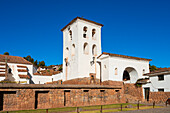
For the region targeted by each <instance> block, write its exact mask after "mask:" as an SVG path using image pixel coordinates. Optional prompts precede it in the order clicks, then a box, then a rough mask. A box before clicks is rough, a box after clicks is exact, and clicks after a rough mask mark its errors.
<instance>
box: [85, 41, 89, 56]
mask: <svg viewBox="0 0 170 113" xmlns="http://www.w3.org/2000/svg"><path fill="white" fill-rule="evenodd" d="M84 54H89V46H88V43H84Z"/></svg>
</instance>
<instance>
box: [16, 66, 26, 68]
mask: <svg viewBox="0 0 170 113" xmlns="http://www.w3.org/2000/svg"><path fill="white" fill-rule="evenodd" d="M17 67H20V68H27V66H20V65H17Z"/></svg>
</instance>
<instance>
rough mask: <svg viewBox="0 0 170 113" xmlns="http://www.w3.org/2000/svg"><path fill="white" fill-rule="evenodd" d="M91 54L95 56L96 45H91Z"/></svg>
mask: <svg viewBox="0 0 170 113" xmlns="http://www.w3.org/2000/svg"><path fill="white" fill-rule="evenodd" d="M92 54H93V55H94V56H97V47H96V45H93V47H92Z"/></svg>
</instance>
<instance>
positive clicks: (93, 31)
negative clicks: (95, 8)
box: [92, 29, 96, 39]
mask: <svg viewBox="0 0 170 113" xmlns="http://www.w3.org/2000/svg"><path fill="white" fill-rule="evenodd" d="M95 34H96V30H95V29H92V39H95Z"/></svg>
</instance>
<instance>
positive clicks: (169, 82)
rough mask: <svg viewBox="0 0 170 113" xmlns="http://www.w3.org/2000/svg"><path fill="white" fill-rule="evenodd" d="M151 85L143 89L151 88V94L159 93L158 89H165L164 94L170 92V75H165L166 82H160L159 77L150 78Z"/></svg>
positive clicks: (146, 85) (144, 86) (148, 84)
mask: <svg viewBox="0 0 170 113" xmlns="http://www.w3.org/2000/svg"><path fill="white" fill-rule="evenodd" d="M149 81H150V83H147V84H145V85H143V86H142V87H143V88H147V87H149V88H150V91H151V92H158V89H164V92H170V74H167V75H164V80H158V76H151V77H149Z"/></svg>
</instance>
